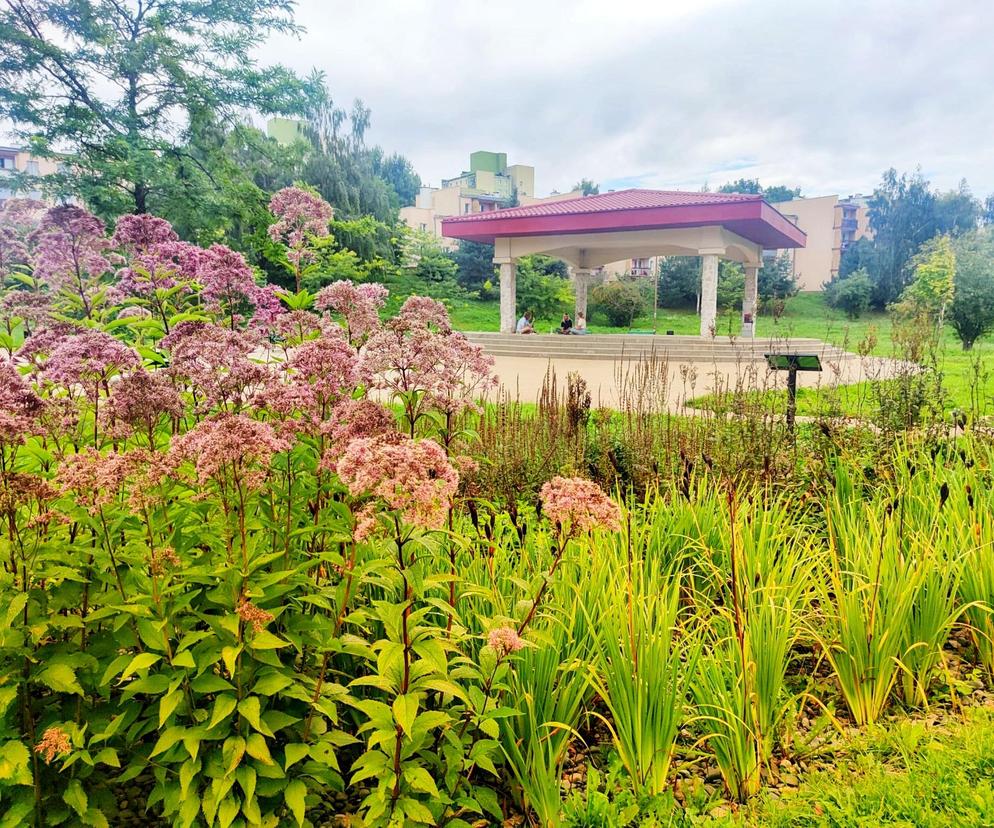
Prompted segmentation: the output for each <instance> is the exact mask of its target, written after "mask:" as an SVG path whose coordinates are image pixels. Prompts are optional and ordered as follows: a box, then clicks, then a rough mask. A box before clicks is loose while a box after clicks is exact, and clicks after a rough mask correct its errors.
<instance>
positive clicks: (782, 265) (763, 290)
mask: <svg viewBox="0 0 994 828" xmlns="http://www.w3.org/2000/svg"><path fill="white" fill-rule="evenodd" d="M757 288H758V292H759V298H760V300H761V301H762V302H765V303H768V304H769V303H772V302H775V301H777V300H782V299H789V298H790V297H791V296H796V295H797V279H795V278H794V268H793V265H792V263H791V260H790V256H789V255H788V254H787V253H785V252H780V253H778V254H776V255H775V256H764V257H763V266H762V267H761V268H760V269H759V274H758V276H757Z"/></svg>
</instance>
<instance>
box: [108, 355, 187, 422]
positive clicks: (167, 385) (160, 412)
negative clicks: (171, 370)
mask: <svg viewBox="0 0 994 828" xmlns="http://www.w3.org/2000/svg"><path fill="white" fill-rule="evenodd" d="M107 402H108V405H107V407H106V408H105V409H104V411H105V416H106V417H107V418H108V419H110V420H112V421H113V420H120V421H122V422H124V423H127V424H128V425H129V426H131V427H132V428H134V429H140V430H141V431H142V432H144V433H146V434H151V433H152V432H154V431H155V427H156V426H157V425H158V423H159V420H160V419H161V418H162V417H163V416H169V417H181V416H182V415H183V401H182V399H180V395H179V392H178V391H177V390H176V389H175V388H174V387H173V384H172V382H170V379H169V375H168V374H166V373H165V372H164V371H154V372H152V373H149V372H148V371H146V370H145V369H144V368H140V369H138V370H137V371H133V372H132V373H130V374H128V376H126V377H123V378H121V379H120V380H118V381H117V382H115V383H114V386H113V389H112V390H111V394H110V399H109V400H108V401H107Z"/></svg>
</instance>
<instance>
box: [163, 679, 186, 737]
mask: <svg viewBox="0 0 994 828" xmlns="http://www.w3.org/2000/svg"><path fill="white" fill-rule="evenodd" d="M182 699H183V691H182V690H181V689H180V688H179V687H177V688H176V689H175V690H173V691H172V692H171V693H166V695H164V696H163V697H162V699H161V701H160V702H159V727H162V726H163V725H164V724H165V723H166V720H167V719H168V718H169V717H170V716H172V714H173V711H174V710H175V709H176V707H177V705H179V703H180V702H181V701H182Z"/></svg>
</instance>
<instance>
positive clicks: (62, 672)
mask: <svg viewBox="0 0 994 828" xmlns="http://www.w3.org/2000/svg"><path fill="white" fill-rule="evenodd" d="M38 681H40V682H41V683H42V684H44V685H45V686H46V687H50V688H51V689H52V690H55V691H56V692H57V693H75V694H76V695H77V696H82V695H83V688H82V687H80V685H79V682H78V681H77V680H76V671H75V670H73V668H72V667H70V666H69V665H68V664H65V663H62V662H55V663H52V664H49V665H48V666H47V667H46V668H45V669H44V670H42V671H41V673H39V674H38ZM83 811H84V812H85V811H86V809H85V808H84V809H83Z"/></svg>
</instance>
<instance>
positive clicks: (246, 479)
mask: <svg viewBox="0 0 994 828" xmlns="http://www.w3.org/2000/svg"><path fill="white" fill-rule="evenodd" d="M289 448H290V442H289V441H288V440H286V439H283V438H281V437H278V436H277V435H276V432H275V431H273V427H272V426H270V425H269V424H268V423H262V422H259V421H258V420H253V419H251V418H250V417H246V416H245V415H244V414H218V415H215V416H213V417H210V418H208V419H206V420H204V421H202V422H201V423H199V424H198V425H197V426H196V428H194V429H192V430H191V431H188V432H187V433H186V434H183V435H182V436H180V437H178V438H176V439H175V440H174V441H173V444H172V447H171V449H170V453H171V455H172V457H173V459H174V460H175V461H183V460H188V461H190V462H191V463H193V466H194V469H195V470H196V473H197V481H198V482H199V483H200V484H204V483H207V482H209V481H211V480H214V481H217V482H218V483H219V484H220V485H222V486H225V485H227V482H228V480H229V477H232V476H236V475H237V477H238V479H239V480H240V481H241V483H242V484H243V485H244V486H246V487H247V488H249V489H256V488H259V487H260V486H261V485H262V484H263V483H264V482H265V479H266V476H267V474H268V472H269V465H270V463H271V462H272V459H273V455H274V454H277V453H279V452H282V451H286V450H288V449H289Z"/></svg>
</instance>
